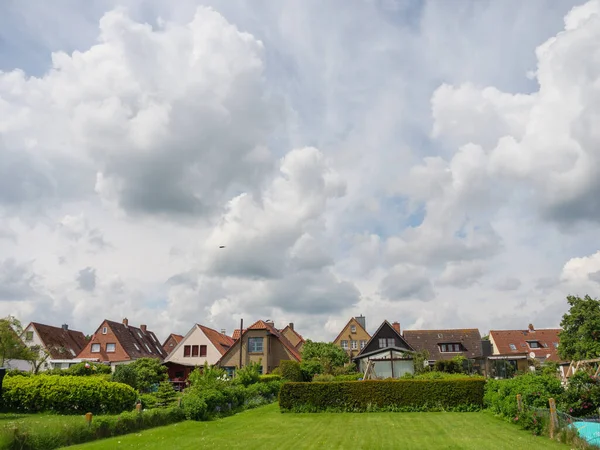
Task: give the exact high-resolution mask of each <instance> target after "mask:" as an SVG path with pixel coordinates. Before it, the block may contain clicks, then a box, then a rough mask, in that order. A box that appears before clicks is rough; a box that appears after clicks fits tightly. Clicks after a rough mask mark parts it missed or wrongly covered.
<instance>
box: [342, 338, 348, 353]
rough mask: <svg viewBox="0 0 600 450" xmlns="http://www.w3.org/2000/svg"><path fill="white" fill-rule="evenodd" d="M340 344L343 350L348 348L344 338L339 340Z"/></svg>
mask: <svg viewBox="0 0 600 450" xmlns="http://www.w3.org/2000/svg"><path fill="white" fill-rule="evenodd" d="M341 346H342V348H343V349H344V350H348V341H347V340H345V339H344V340H343V341H342V342H341Z"/></svg>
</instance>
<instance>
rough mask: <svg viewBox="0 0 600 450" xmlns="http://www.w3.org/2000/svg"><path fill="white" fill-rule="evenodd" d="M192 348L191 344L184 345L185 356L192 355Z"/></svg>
mask: <svg viewBox="0 0 600 450" xmlns="http://www.w3.org/2000/svg"><path fill="white" fill-rule="evenodd" d="M191 350H192V346H191V345H184V346H183V356H184V357H185V358H187V357H188V356H190V355H191Z"/></svg>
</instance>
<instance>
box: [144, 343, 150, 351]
mask: <svg viewBox="0 0 600 450" xmlns="http://www.w3.org/2000/svg"><path fill="white" fill-rule="evenodd" d="M144 345H145V346H146V350H148V353H152V350H151V349H150V347H149V346H148V344H144Z"/></svg>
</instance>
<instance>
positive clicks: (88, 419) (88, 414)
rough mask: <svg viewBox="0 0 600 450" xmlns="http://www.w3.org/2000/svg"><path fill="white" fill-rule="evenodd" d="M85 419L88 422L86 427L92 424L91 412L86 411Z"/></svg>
mask: <svg viewBox="0 0 600 450" xmlns="http://www.w3.org/2000/svg"><path fill="white" fill-rule="evenodd" d="M85 420H86V422H87V423H88V427H90V426H92V413H91V412H89V413H86V414H85Z"/></svg>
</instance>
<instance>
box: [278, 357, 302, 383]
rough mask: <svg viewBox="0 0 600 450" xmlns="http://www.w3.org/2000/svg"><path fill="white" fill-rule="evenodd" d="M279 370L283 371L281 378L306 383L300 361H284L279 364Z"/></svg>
mask: <svg viewBox="0 0 600 450" xmlns="http://www.w3.org/2000/svg"><path fill="white" fill-rule="evenodd" d="M279 369H280V370H281V377H282V378H283V379H284V380H288V381H298V382H300V381H304V376H303V375H302V369H301V368H300V363H299V362H298V361H292V360H287V359H286V360H283V361H280V362H279Z"/></svg>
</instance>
